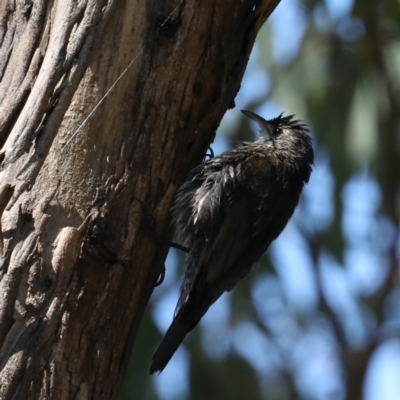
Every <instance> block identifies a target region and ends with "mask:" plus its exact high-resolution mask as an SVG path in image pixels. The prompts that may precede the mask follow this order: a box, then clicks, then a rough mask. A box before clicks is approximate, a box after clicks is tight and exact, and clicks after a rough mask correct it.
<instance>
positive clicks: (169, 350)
mask: <svg viewBox="0 0 400 400" xmlns="http://www.w3.org/2000/svg"><path fill="white" fill-rule="evenodd" d="M187 333H188V329H187V328H186V327H184V326H183V325H182V324H181V322H180V321H179V319H178V318H175V319H174V320H173V321H172V324H171V326H170V327H169V328H168V330H167V333H166V334H165V336H164V338H163V340H162V341H161V343H160V345H159V346H158V349H157V350H156V352H155V354H154V356H153V358H152V360H151V365H150V374H154V372H156V371H160V372H161V371H162V370H163V369H164V368H165V366H166V365H167V364H168V362H169V360H170V359H171V357H172V356H173V355H174V353H175V351H176V350H177V349H178V347H179V345H180V344H181V343H182V340H183V339H184V338H185V336H186V335H187Z"/></svg>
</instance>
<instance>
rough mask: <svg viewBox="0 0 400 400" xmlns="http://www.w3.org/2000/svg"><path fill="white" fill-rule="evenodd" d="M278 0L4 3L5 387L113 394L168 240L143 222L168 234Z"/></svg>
mask: <svg viewBox="0 0 400 400" xmlns="http://www.w3.org/2000/svg"><path fill="white" fill-rule="evenodd" d="M278 1H279V0H243V1H237V0H225V1H219V0H203V1H194V0H173V1H172V0H171V1H170V0H168V1H158V0H154V1H148V0H136V1H126V2H123V1H122V2H118V4H117V3H116V2H115V1H113V0H108V1H107V0H83V1H80V2H76V1H73V0H63V1H50V0H37V1H34V2H32V1H30V0H25V1H17V2H13V1H11V0H3V1H2V2H1V5H0V18H1V23H0V43H1V48H0V78H1V82H0V146H1V148H2V149H1V152H0V162H1V165H0V213H1V214H0V215H1V237H0V251H1V264H0V279H1V282H0V299H1V300H0V371H1V372H0V398H1V399H3V400H6V399H47V398H51V399H72V398H73V399H79V400H81V399H89V398H92V399H112V398H115V397H116V395H117V393H118V390H119V386H120V384H121V381H122V378H123V374H124V371H125V367H126V362H127V359H128V356H129V352H130V350H131V347H132V345H133V342H134V338H135V334H136V331H137V329H138V326H139V324H140V321H141V318H142V314H143V312H144V309H145V307H146V304H147V302H148V300H149V297H150V295H151V293H152V290H153V287H154V284H155V282H156V279H157V277H158V275H159V274H160V271H162V268H163V262H164V259H165V256H166V253H167V250H168V249H167V248H166V247H165V246H164V247H160V245H158V244H157V242H156V241H155V240H154V239H153V238H152V237H151V235H149V234H148V233H146V230H145V229H142V226H143V223H142V221H146V222H147V225H151V228H152V229H157V232H158V234H160V235H162V236H164V237H168V236H169V234H170V233H171V232H170V229H169V223H170V211H169V210H170V207H171V204H172V202H173V199H174V194H175V191H176V188H177V187H178V186H179V184H180V183H181V182H182V180H183V178H184V176H185V174H186V172H187V171H188V170H189V169H190V168H191V167H193V166H194V165H195V164H197V163H198V162H199V161H200V160H201V158H202V156H204V153H205V151H206V149H207V147H208V144H209V143H210V142H211V141H212V139H213V138H214V135H215V131H216V128H217V126H218V124H219V121H220V120H221V118H222V116H223V114H224V112H225V111H226V109H227V108H228V107H229V106H231V107H232V106H233V100H234V98H235V95H236V93H237V91H238V89H239V86H240V81H241V78H242V76H243V72H244V69H245V66H246V63H247V60H248V57H249V54H250V51H251V48H252V46H253V43H254V40H255V37H256V34H257V31H258V29H259V28H260V27H261V25H262V23H263V22H264V21H265V19H266V18H267V17H268V16H269V14H270V13H271V12H272V10H273V9H274V7H275V6H276V4H277V3H278ZM127 67H128V68H127ZM126 68H127V69H126ZM121 75H122V76H121ZM119 77H121V78H120V80H118V79H119ZM114 83H116V84H115V86H113V84H114ZM110 88H112V90H111V91H109V92H108V89H110ZM106 94H107V95H106ZM104 95H106V97H105V99H104V100H102V98H103V96H104ZM92 110H94V112H93V113H91V111H92ZM88 116H89V117H88ZM87 117H88V118H87ZM144 368H148V365H145V366H144Z"/></svg>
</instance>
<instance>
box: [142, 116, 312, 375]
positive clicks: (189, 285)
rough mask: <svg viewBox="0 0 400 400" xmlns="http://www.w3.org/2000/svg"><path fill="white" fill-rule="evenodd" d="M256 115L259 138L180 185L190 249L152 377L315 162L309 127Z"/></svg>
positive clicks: (181, 224)
mask: <svg viewBox="0 0 400 400" xmlns="http://www.w3.org/2000/svg"><path fill="white" fill-rule="evenodd" d="M242 112H243V113H244V114H245V115H246V116H247V117H249V118H251V119H252V120H254V121H255V122H256V123H257V125H258V127H259V130H260V136H259V138H258V139H257V140H255V141H254V142H252V143H247V142H246V143H241V145H240V146H238V147H237V148H234V149H232V150H230V151H227V152H225V153H222V154H221V155H218V156H215V157H213V158H211V159H210V160H208V161H206V162H204V163H203V164H200V165H198V166H197V167H195V168H194V169H192V170H191V171H190V172H189V174H188V175H187V177H186V180H185V181H184V183H183V184H182V186H181V187H180V188H179V189H178V191H177V194H176V199H175V202H174V205H173V207H172V213H173V220H174V222H175V224H176V229H177V232H178V234H179V235H178V236H179V238H180V240H181V242H182V243H183V246H185V247H186V248H188V255H187V258H186V264H185V271H184V279H183V282H182V285H181V288H180V295H179V300H178V304H177V306H176V310H175V314H174V318H173V321H172V324H171V326H170V327H169V329H168V330H167V332H166V334H165V336H164V338H163V339H162V341H161V343H160V345H159V347H158V348H157V350H156V352H155V354H154V356H153V358H152V361H151V365H150V374H153V373H154V372H157V371H159V372H161V371H162V370H163V369H164V368H165V366H166V365H167V364H168V362H169V361H170V359H171V358H172V356H173V355H174V353H175V351H176V350H177V349H178V347H179V346H180V344H181V343H182V341H183V339H184V338H185V336H186V335H187V334H188V333H189V332H190V331H191V330H192V329H193V328H195V326H196V325H197V324H198V323H199V321H200V319H201V318H202V317H203V316H204V314H205V313H206V312H207V310H208V309H209V308H210V306H211V305H212V304H213V303H214V302H215V301H216V300H217V299H218V298H219V297H220V296H221V295H222V294H223V293H224V292H229V291H230V290H232V288H233V287H234V286H235V285H236V284H237V283H238V282H239V281H240V280H242V279H243V278H244V277H245V276H246V275H247V274H248V273H249V272H250V271H251V270H252V269H254V268H256V267H257V265H258V263H259V260H260V258H261V256H262V255H263V254H264V253H265V252H266V250H267V249H268V247H269V245H270V244H271V242H272V241H273V240H275V239H276V238H277V237H278V236H279V235H280V233H281V232H282V231H283V229H284V228H285V226H286V224H287V223H288V221H289V219H290V218H291V216H292V215H293V213H294V210H295V208H296V206H297V205H298V203H299V199H300V195H301V192H302V189H303V187H304V185H305V184H306V183H308V181H309V178H310V175H311V172H312V167H313V164H314V151H313V147H312V143H311V137H310V135H309V128H308V126H307V125H306V124H304V123H303V122H301V121H299V120H296V119H294V115H289V116H283V113H282V114H280V115H279V116H278V117H276V118H273V119H270V120H266V119H264V118H262V117H261V116H259V115H257V114H255V113H253V112H251V111H246V110H242Z"/></svg>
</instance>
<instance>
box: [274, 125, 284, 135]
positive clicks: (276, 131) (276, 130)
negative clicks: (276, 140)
mask: <svg viewBox="0 0 400 400" xmlns="http://www.w3.org/2000/svg"><path fill="white" fill-rule="evenodd" d="M281 133H282V128H279V127H278V128H275V129H274V136H276V135H280V134H281Z"/></svg>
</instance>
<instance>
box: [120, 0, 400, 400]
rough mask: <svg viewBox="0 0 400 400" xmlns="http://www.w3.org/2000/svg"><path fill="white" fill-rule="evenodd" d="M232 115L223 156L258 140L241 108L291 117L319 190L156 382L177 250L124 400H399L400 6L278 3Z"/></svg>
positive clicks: (309, 190) (175, 287)
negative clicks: (299, 125) (156, 356)
mask: <svg viewBox="0 0 400 400" xmlns="http://www.w3.org/2000/svg"><path fill="white" fill-rule="evenodd" d="M236 106H237V107H236V108H235V109H233V110H230V111H228V112H227V113H226V115H225V118H224V120H223V121H222V123H221V126H220V129H219V131H218V133H217V137H216V140H215V142H214V144H213V146H212V147H213V149H214V152H215V154H219V153H221V152H223V151H226V150H228V149H229V148H231V146H235V142H238V141H243V140H247V141H252V140H254V136H255V135H257V131H256V127H255V126H254V125H252V123H251V121H250V120H249V119H248V118H246V117H245V116H244V115H243V114H241V113H240V112H239V110H241V109H247V110H253V111H255V112H256V113H258V114H261V115H262V116H263V117H265V118H267V119H268V118H272V117H276V116H277V115H278V114H280V113H281V112H282V111H284V112H285V113H286V114H296V116H297V117H298V118H299V119H302V120H304V121H305V122H307V123H308V124H309V125H310V127H311V132H312V136H313V143H314V147H315V150H316V161H315V168H314V172H313V174H312V177H311V180H310V183H309V185H308V186H307V187H306V188H305V190H304V192H303V195H302V199H301V203H300V205H299V207H298V209H297V210H296V213H295V215H294V217H293V218H292V220H291V222H290V223H289V225H288V226H287V228H286V229H285V230H284V232H283V233H282V235H281V236H280V237H279V239H278V240H276V242H274V243H273V244H272V245H271V247H270V249H269V251H268V253H267V254H265V256H263V258H262V260H261V265H260V268H259V270H258V271H255V272H252V273H250V275H249V276H248V277H247V278H245V279H244V280H243V281H242V282H241V283H240V284H239V285H238V286H237V287H236V288H235V289H234V290H233V291H232V292H231V293H228V294H225V295H224V296H223V297H222V298H221V299H220V300H219V301H218V302H217V303H216V304H215V305H214V306H213V307H212V308H211V309H210V310H209V311H208V313H207V314H206V316H205V317H204V318H203V319H202V321H201V323H200V325H199V326H198V327H197V328H196V329H195V330H194V331H193V332H192V333H191V334H190V335H189V336H188V337H187V338H186V340H185V341H184V344H183V346H181V347H180V349H179V350H178V351H177V353H176V354H175V356H174V357H173V359H172V360H171V362H170V363H169V365H168V366H167V367H166V369H165V370H164V372H163V373H162V374H160V375H158V376H153V377H150V376H149V375H148V372H147V371H148V367H149V365H150V359H151V357H152V354H153V352H154V350H155V348H156V346H157V345H158V343H159V342H160V340H161V337H162V334H163V333H164V332H165V331H166V329H167V328H168V326H169V324H170V323H171V320H172V316H173V312H174V308H175V305H176V301H177V298H178V292H179V285H180V282H181V279H182V268H183V264H184V254H182V253H180V252H179V251H175V250H174V249H171V250H170V252H169V256H168V259H167V262H166V269H167V271H166V278H165V281H164V283H163V285H162V286H160V287H158V288H156V290H155V292H154V294H153V296H152V299H151V303H150V305H149V308H148V311H147V313H146V316H145V318H144V320H143V323H142V326H141V329H140V332H139V335H138V338H137V340H136V344H135V348H134V350H133V354H132V357H131V362H130V365H129V371H128V374H127V377H126V379H125V382H124V384H123V387H122V390H121V395H120V400H130V399H144V400H158V399H159V400H186V399H188V400H189V399H191V400H192V399H193V400H197V399H198V400H200V399H207V400H213V399H218V400H220V399H229V400H236V399H238V400H239V399H240V400H242V399H246V400H253V399H254V400H256V399H263V400H294V399H304V400H344V399H346V400H359V399H364V400H399V399H400V285H399V258H400V240H399V214H400V196H399V194H400V191H399V189H400V159H399V158H400V3H399V1H395V0H386V1H368V0H356V1H352V0H325V1H323V0H303V1H302V0H282V1H281V3H280V4H279V6H278V7H277V9H276V10H275V12H274V13H273V14H272V16H271V17H270V19H269V20H268V22H267V23H266V24H265V26H264V27H263V28H262V30H261V31H260V33H259V36H258V38H257V42H256V44H255V46H254V50H253V53H252V56H251V59H250V62H249V65H248V68H247V71H246V75H245V77H244V79H243V83H242V88H241V90H240V92H239V94H238V96H237V98H236Z"/></svg>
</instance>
